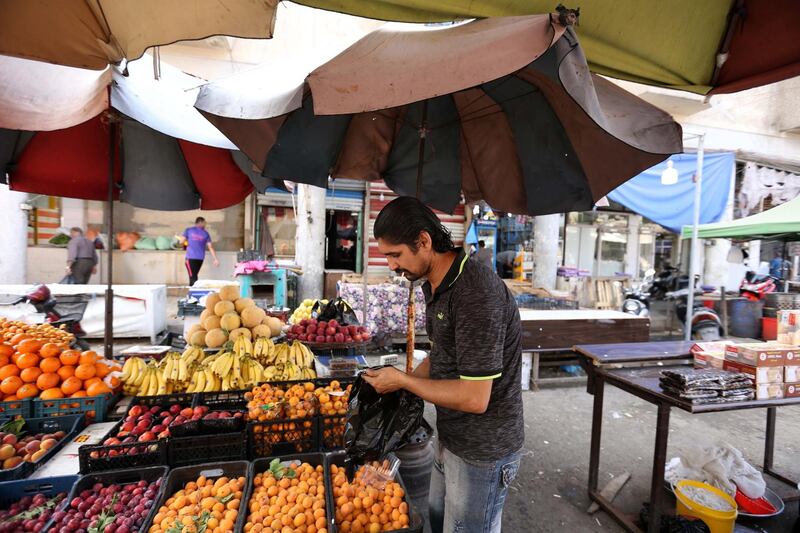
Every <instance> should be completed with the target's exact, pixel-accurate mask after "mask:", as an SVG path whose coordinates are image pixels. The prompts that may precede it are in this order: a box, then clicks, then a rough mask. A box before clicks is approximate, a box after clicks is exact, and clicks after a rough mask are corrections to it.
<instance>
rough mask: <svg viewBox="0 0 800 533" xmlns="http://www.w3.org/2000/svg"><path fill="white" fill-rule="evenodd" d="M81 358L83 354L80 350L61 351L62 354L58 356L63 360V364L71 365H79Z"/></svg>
mask: <svg viewBox="0 0 800 533" xmlns="http://www.w3.org/2000/svg"><path fill="white" fill-rule="evenodd" d="M80 358H81V354H80V352H78V350H64V351H63V352H61V355H59V356H58V359H59V361H61V364H62V365H70V366H75V365H77V364H78V361H79V360H80Z"/></svg>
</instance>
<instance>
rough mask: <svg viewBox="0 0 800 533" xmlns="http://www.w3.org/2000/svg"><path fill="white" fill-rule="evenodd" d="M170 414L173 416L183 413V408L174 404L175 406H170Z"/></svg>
mask: <svg viewBox="0 0 800 533" xmlns="http://www.w3.org/2000/svg"><path fill="white" fill-rule="evenodd" d="M169 412H170V414H172V415H177V414H178V413H180V412H181V406H180V405H178V404H177V403H174V404H172V405H170V406H169Z"/></svg>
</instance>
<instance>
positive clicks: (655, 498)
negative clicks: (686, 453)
mask: <svg viewBox="0 0 800 533" xmlns="http://www.w3.org/2000/svg"><path fill="white" fill-rule="evenodd" d="M670 410H671V407H670V406H669V405H668V404H665V403H659V404H658V421H657V422H656V446H655V449H654V450H653V477H652V480H651V483H650V521H649V524H648V527H647V531H648V533H658V532H659V531H660V530H661V510H662V509H661V507H662V503H663V499H664V465H665V464H666V462H667V441H668V439H669V414H670Z"/></svg>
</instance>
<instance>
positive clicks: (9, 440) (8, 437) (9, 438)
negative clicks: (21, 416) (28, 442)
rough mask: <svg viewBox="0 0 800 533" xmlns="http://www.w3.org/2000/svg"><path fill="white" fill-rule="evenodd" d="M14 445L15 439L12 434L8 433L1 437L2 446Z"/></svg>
mask: <svg viewBox="0 0 800 533" xmlns="http://www.w3.org/2000/svg"><path fill="white" fill-rule="evenodd" d="M16 443H17V437H16V435H13V434H12V433H9V434H8V435H6V436H5V437H3V444H16Z"/></svg>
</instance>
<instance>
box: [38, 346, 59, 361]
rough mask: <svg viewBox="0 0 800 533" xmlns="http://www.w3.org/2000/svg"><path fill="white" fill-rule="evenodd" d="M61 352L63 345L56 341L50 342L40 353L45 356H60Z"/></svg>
mask: <svg viewBox="0 0 800 533" xmlns="http://www.w3.org/2000/svg"><path fill="white" fill-rule="evenodd" d="M60 354H61V347H60V346H59V345H58V344H56V343H54V342H48V343H47V344H45V345H43V346H42V347H41V348H40V349H39V355H41V356H42V357H44V358H50V357H58V356H59V355H60Z"/></svg>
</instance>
